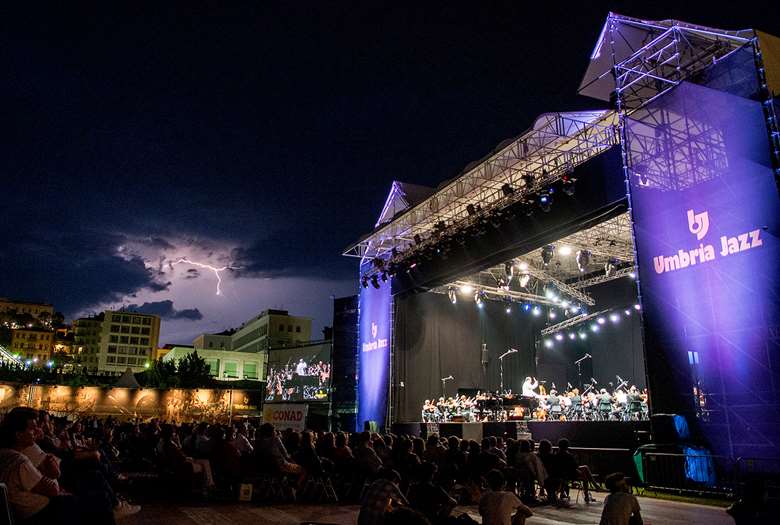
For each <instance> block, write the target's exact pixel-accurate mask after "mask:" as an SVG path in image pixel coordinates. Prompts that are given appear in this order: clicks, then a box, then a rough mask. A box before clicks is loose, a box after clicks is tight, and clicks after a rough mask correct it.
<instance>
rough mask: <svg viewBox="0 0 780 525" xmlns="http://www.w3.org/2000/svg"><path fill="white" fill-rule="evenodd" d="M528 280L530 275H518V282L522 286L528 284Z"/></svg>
mask: <svg viewBox="0 0 780 525" xmlns="http://www.w3.org/2000/svg"><path fill="white" fill-rule="evenodd" d="M530 280H531V276H530V275H528V274H527V273H526V274H523V275H521V276H520V280H519V281H518V284H519V285H520V286H521V287H522V288H525V287H526V286H528V281H530Z"/></svg>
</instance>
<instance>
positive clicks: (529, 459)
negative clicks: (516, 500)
mask: <svg viewBox="0 0 780 525" xmlns="http://www.w3.org/2000/svg"><path fill="white" fill-rule="evenodd" d="M512 464H513V466H514V467H515V469H517V476H518V482H519V485H520V491H521V492H520V494H521V499H523V501H524V502H525V503H538V501H537V500H536V494H535V489H534V483H538V484H539V486H540V487H543V486H544V483H545V480H546V479H547V471H546V469H545V468H544V465H543V464H542V461H541V459H539V457H538V456H537V455H536V454H534V453H533V451H532V449H531V442H530V441H528V440H525V439H522V440H520V441H519V443H518V450H517V453H516V454H515V456H514V458H513V462H512Z"/></svg>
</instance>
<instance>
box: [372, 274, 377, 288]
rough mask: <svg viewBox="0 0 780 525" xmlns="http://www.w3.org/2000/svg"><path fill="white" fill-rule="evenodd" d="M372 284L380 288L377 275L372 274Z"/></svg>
mask: <svg viewBox="0 0 780 525" xmlns="http://www.w3.org/2000/svg"><path fill="white" fill-rule="evenodd" d="M371 286H373V287H374V288H379V277H377V276H376V275H372V276H371Z"/></svg>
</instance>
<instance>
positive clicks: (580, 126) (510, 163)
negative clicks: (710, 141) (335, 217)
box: [343, 110, 619, 258]
mask: <svg viewBox="0 0 780 525" xmlns="http://www.w3.org/2000/svg"><path fill="white" fill-rule="evenodd" d="M616 124H617V118H616V115H615V113H614V112H612V111H608V110H603V111H589V112H588V111H586V112H578V113H547V114H544V115H542V116H540V117H539V118H537V120H536V122H535V123H534V126H533V128H532V129H531V130H529V131H527V132H526V133H524V134H523V135H521V136H520V137H519V138H517V139H514V140H512V141H511V142H510V143H509V144H508V145H506V146H504V147H502V148H501V149H500V150H498V151H497V152H496V153H494V154H492V155H490V156H489V157H487V158H486V159H484V160H483V161H480V162H479V163H478V164H477V165H476V166H474V167H472V168H469V169H467V170H466V172H465V173H463V174H462V175H460V176H459V177H457V178H455V179H453V180H452V181H450V182H448V183H446V184H445V185H443V186H442V187H441V188H440V189H439V190H437V191H436V193H434V194H433V195H432V196H430V197H429V198H428V199H426V200H424V201H423V202H421V203H420V204H418V205H417V206H415V207H414V208H412V209H410V210H407V211H406V212H405V213H403V214H401V216H400V217H398V218H396V219H395V220H393V221H391V222H390V223H388V224H385V225H383V226H380V227H378V228H377V229H376V230H375V231H374V232H373V233H371V234H369V235H367V236H365V237H364V238H363V239H361V240H360V241H358V242H357V243H355V244H353V245H352V246H350V247H349V248H347V250H346V251H345V252H344V253H343V255H346V256H353V257H361V258H362V257H367V258H374V257H387V254H388V253H389V252H391V251H392V249H394V248H395V249H396V250H399V251H401V250H404V249H406V248H408V247H409V246H410V245H413V244H414V241H413V239H414V237H415V235H419V236H420V239H421V240H422V245H423V246H420V248H422V247H424V245H425V244H426V243H428V242H429V243H435V242H437V240H438V236H434V235H432V233H433V231H434V225H435V224H437V223H441V222H442V221H443V222H444V230H443V231H442V232H441V233H440V234H444V235H447V234H450V233H454V232H455V231H457V230H460V229H462V228H465V227H468V226H469V225H471V224H472V223H473V222H475V221H477V220H479V219H480V218H481V217H483V216H485V215H487V214H488V213H489V212H491V211H493V210H495V209H501V208H504V207H506V206H509V205H511V204H514V203H515V202H518V201H520V200H523V199H525V198H527V197H528V196H529V195H531V194H533V193H534V192H537V191H539V190H541V189H543V188H546V187H548V186H549V185H550V184H552V183H554V182H555V181H557V180H559V179H560V178H561V177H562V176H563V175H565V174H567V173H569V172H570V171H571V170H572V169H574V168H575V167H576V166H578V165H580V164H582V163H584V162H586V161H587V160H589V159H591V158H593V157H595V156H597V155H599V154H601V153H602V152H604V151H606V150H607V149H609V148H610V147H612V146H614V145H616V144H618V142H619V133H618V132H617V129H616V127H615V125H616ZM529 176H530V178H528V177H529ZM526 181H527V182H526ZM504 184H509V185H510V186H511V187H512V189H513V190H514V192H513V193H511V194H510V195H506V194H505V193H504V191H503V190H502V186H503V185H504ZM469 204H471V205H474V206H475V207H477V206H479V211H478V212H477V213H475V214H473V215H469V214H468V211H467V208H466V207H467V206H468V205H469Z"/></svg>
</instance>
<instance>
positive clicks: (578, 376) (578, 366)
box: [574, 354, 590, 388]
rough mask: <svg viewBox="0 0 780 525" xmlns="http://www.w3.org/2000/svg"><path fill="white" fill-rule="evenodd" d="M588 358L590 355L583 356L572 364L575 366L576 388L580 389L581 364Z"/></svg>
mask: <svg viewBox="0 0 780 525" xmlns="http://www.w3.org/2000/svg"><path fill="white" fill-rule="evenodd" d="M589 357H590V354H585V355H584V356H582V357H580V358H579V359H577V360H576V361H574V364H575V365H577V386H578V387H580V388H582V362H583V361H585V360H586V359H588V358H589Z"/></svg>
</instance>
